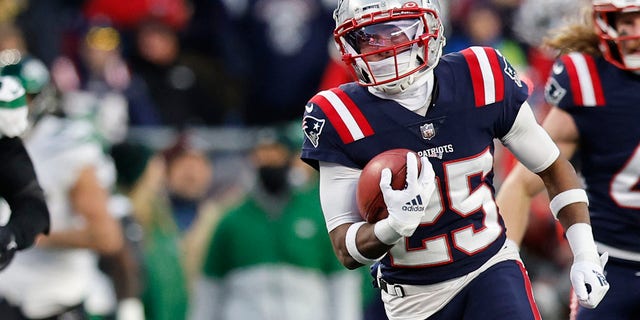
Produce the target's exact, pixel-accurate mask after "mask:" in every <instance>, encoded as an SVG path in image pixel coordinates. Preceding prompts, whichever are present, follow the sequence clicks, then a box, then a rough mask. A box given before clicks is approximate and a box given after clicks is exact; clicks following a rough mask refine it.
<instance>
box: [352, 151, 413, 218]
mask: <svg viewBox="0 0 640 320" xmlns="http://www.w3.org/2000/svg"><path fill="white" fill-rule="evenodd" d="M409 152H412V153H414V154H415V155H416V158H418V172H420V166H421V164H420V157H419V156H418V154H417V153H415V152H414V151H412V150H409V149H392V150H387V151H385V152H382V153H380V154H378V155H376V156H375V157H373V159H371V161H369V163H367V165H366V166H365V167H364V168H363V169H362V173H361V174H360V178H359V180H358V187H357V190H356V203H357V205H358V210H359V211H360V215H361V216H362V218H363V219H364V220H365V221H367V222H369V223H375V222H377V221H379V220H382V219H384V218H386V217H387V216H388V215H389V212H387V205H386V204H385V203H384V197H383V196H382V190H381V189H380V174H381V172H382V169H384V168H389V169H391V187H392V188H393V189H394V190H401V189H404V188H405V187H406V182H407V153H409Z"/></svg>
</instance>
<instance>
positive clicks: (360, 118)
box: [331, 88, 373, 137]
mask: <svg viewBox="0 0 640 320" xmlns="http://www.w3.org/2000/svg"><path fill="white" fill-rule="evenodd" d="M331 91H332V92H333V93H335V94H336V95H337V96H338V98H340V100H342V103H344V105H345V106H347V110H349V113H351V116H352V117H353V119H355V120H356V123H357V124H358V127H359V128H360V131H362V134H363V135H364V136H365V137H368V136H370V135H372V134H373V128H371V125H370V124H369V121H367V118H365V117H364V115H363V114H362V112H361V111H360V108H358V106H357V105H356V104H355V102H353V100H351V98H350V97H349V95H347V94H346V93H344V91H342V90H340V89H339V88H334V89H331Z"/></svg>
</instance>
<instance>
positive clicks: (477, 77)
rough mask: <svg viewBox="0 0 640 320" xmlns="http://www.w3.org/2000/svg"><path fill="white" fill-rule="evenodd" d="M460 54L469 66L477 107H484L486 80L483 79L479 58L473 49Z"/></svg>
mask: <svg viewBox="0 0 640 320" xmlns="http://www.w3.org/2000/svg"><path fill="white" fill-rule="evenodd" d="M460 53H462V56H464V59H465V60H467V64H468V65H469V73H470V74H471V84H472V85H473V95H474V97H475V102H476V107H481V106H484V105H485V103H484V80H483V79H482V70H481V69H480V62H479V61H478V57H476V54H475V53H473V51H472V50H471V49H464V50H462V51H461V52H460Z"/></svg>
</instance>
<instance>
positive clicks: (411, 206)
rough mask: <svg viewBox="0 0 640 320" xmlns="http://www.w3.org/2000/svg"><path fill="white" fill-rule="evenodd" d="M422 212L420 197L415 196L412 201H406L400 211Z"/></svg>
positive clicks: (422, 206)
mask: <svg viewBox="0 0 640 320" xmlns="http://www.w3.org/2000/svg"><path fill="white" fill-rule="evenodd" d="M423 210H424V205H423V204H422V197H420V195H417V196H416V197H415V198H414V199H413V200H411V201H408V202H407V203H405V204H404V206H402V211H420V212H422V211H423Z"/></svg>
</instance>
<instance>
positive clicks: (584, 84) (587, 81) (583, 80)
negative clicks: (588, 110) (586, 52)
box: [569, 52, 597, 106]
mask: <svg viewBox="0 0 640 320" xmlns="http://www.w3.org/2000/svg"><path fill="white" fill-rule="evenodd" d="M569 58H570V59H571V61H573V65H574V66H575V68H576V73H577V75H578V82H579V83H580V94H581V95H582V102H583V104H584V105H585V106H595V105H596V104H597V103H596V95H595V92H594V88H593V81H592V79H591V74H590V73H589V67H588V66H587V61H586V60H585V59H584V56H583V55H582V54H580V53H577V52H572V53H570V54H569Z"/></svg>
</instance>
